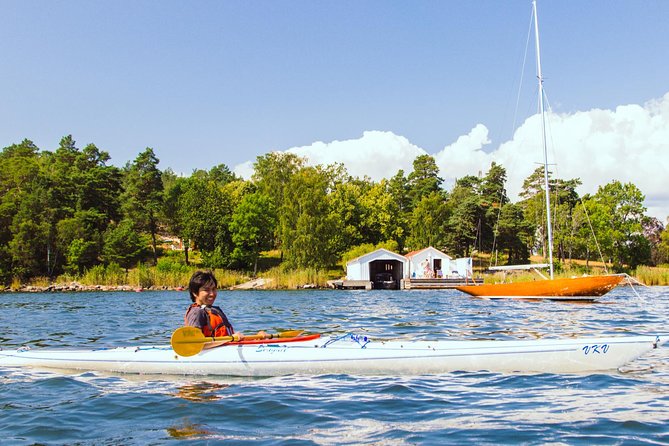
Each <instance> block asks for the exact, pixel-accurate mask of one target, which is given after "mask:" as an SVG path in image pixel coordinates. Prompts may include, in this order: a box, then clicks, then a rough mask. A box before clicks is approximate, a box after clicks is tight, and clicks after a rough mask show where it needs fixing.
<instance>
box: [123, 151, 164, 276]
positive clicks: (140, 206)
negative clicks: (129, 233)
mask: <svg viewBox="0 0 669 446" xmlns="http://www.w3.org/2000/svg"><path fill="white" fill-rule="evenodd" d="M159 162H160V161H159V160H158V158H157V157H156V155H155V153H154V152H153V149H152V148H150V147H147V148H146V149H145V150H144V151H143V152H142V153H140V154H139V155H138V156H137V158H135V160H134V161H133V162H132V163H128V165H126V168H125V178H124V186H125V192H124V193H123V208H124V211H125V215H126V216H127V217H128V218H130V219H131V220H132V221H133V222H134V224H135V226H136V227H137V228H138V229H140V230H143V231H146V232H148V233H149V234H150V236H151V247H152V251H153V262H154V264H157V263H158V249H157V238H156V236H157V234H158V223H159V218H160V216H161V211H162V204H163V197H162V194H163V183H162V180H161V175H162V173H161V171H160V170H159V169H158V163H159Z"/></svg>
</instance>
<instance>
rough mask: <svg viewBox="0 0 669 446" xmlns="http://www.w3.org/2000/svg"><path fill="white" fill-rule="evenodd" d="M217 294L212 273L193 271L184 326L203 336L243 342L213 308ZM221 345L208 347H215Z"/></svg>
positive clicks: (263, 333)
mask: <svg viewBox="0 0 669 446" xmlns="http://www.w3.org/2000/svg"><path fill="white" fill-rule="evenodd" d="M217 292H218V281H217V280H216V277H215V276H214V273H213V272H211V271H195V272H194V273H193V275H192V276H191V278H190V282H189V284H188V293H189V294H190V300H191V301H192V302H193V303H192V304H191V306H190V307H188V310H187V311H186V315H185V316H184V324H185V325H186V326H189V327H197V328H199V329H200V330H202V333H203V334H204V335H205V336H211V337H221V336H231V337H232V339H233V341H241V340H243V339H244V334H243V333H236V332H235V330H234V328H233V327H232V324H231V323H230V321H229V320H228V317H227V316H226V315H225V313H223V310H221V308H220V307H216V306H214V301H215V300H216V295H217ZM258 334H259V335H265V332H262V331H259V332H258ZM221 343H223V342H221ZM221 343H216V344H215V345H208V347H215V346H216V345H220V344H221ZM211 344H213V343H211Z"/></svg>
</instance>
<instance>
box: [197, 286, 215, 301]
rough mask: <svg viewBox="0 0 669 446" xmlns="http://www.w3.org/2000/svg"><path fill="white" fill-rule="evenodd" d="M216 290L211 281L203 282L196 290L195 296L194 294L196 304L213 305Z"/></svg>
mask: <svg viewBox="0 0 669 446" xmlns="http://www.w3.org/2000/svg"><path fill="white" fill-rule="evenodd" d="M216 292H217V290H216V286H215V285H214V284H213V283H211V282H209V283H205V284H204V285H202V287H200V289H199V290H198V292H197V296H195V303H196V304H198V305H207V306H210V305H213V304H214V301H215V300H216Z"/></svg>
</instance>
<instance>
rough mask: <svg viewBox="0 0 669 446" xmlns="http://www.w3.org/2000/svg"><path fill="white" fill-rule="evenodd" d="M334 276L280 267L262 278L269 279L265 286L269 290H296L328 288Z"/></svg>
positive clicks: (323, 271)
mask: <svg viewBox="0 0 669 446" xmlns="http://www.w3.org/2000/svg"><path fill="white" fill-rule="evenodd" d="M333 274H335V273H334V272H331V271H326V270H320V269H315V268H307V269H301V270H288V269H285V268H282V267H281V266H278V267H275V268H271V269H270V270H268V271H266V272H264V273H262V274H261V276H260V277H262V278H264V279H267V282H266V285H265V288H267V289H273V290H281V289H293V290H294V289H298V288H305V287H317V288H324V287H326V286H327V282H328V280H330V279H331V278H333ZM340 275H341V274H338V276H340ZM335 277H337V276H335Z"/></svg>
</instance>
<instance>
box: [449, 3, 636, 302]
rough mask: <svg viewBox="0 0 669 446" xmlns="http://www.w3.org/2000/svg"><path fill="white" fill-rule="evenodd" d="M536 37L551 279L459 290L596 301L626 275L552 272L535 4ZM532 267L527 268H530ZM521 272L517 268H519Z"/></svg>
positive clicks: (534, 7) (497, 295)
mask: <svg viewBox="0 0 669 446" xmlns="http://www.w3.org/2000/svg"><path fill="white" fill-rule="evenodd" d="M532 13H533V17H534V37H535V39H534V40H535V48H536V55H537V78H538V80H539V110H540V112H541V136H542V142H543V151H544V192H545V200H546V225H547V228H548V230H547V235H548V259H549V263H548V267H549V268H550V279H546V280H537V281H531V282H518V283H495V284H483V285H467V286H459V287H456V289H457V290H460V291H462V292H464V293H467V294H469V295H472V296H476V297H484V298H491V299H492V298H521V299H528V298H537V299H550V300H595V299H596V298H598V297H600V296H603V295H604V294H606V293H608V292H609V291H611V290H612V289H613V288H615V287H616V286H617V285H618V284H619V283H620V282H621V281H622V280H623V278H624V277H625V276H624V274H607V275H600V276H583V277H572V278H564V279H555V278H554V272H553V232H552V229H551V212H550V191H549V188H548V149H547V145H546V117H545V107H544V80H543V76H542V73H541V51H540V48H539V19H538V17H537V2H536V0H532ZM531 266H532V265H528V267H531ZM516 269H518V268H516Z"/></svg>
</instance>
